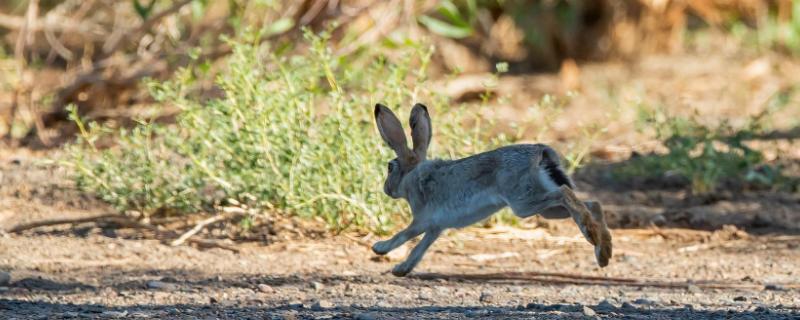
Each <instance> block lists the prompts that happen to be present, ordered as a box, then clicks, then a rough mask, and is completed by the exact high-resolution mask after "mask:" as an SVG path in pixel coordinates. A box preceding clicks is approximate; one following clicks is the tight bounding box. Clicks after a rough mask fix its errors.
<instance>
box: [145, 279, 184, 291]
mask: <svg viewBox="0 0 800 320" xmlns="http://www.w3.org/2000/svg"><path fill="white" fill-rule="evenodd" d="M147 288H148V289H157V290H167V291H172V290H175V289H176V288H177V286H175V284H173V283H167V282H163V281H158V280H152V281H147Z"/></svg>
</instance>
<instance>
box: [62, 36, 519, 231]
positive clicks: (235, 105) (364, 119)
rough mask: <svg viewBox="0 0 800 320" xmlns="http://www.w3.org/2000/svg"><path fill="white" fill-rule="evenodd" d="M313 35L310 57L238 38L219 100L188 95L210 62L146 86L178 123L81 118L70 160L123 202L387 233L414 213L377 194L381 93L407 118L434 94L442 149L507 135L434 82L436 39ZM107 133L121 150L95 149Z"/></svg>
mask: <svg viewBox="0 0 800 320" xmlns="http://www.w3.org/2000/svg"><path fill="white" fill-rule="evenodd" d="M306 38H307V40H308V42H309V50H308V52H307V53H306V54H288V53H280V52H277V51H275V50H270V48H269V47H267V46H265V45H253V44H250V43H244V42H235V41H232V42H231V45H232V46H233V48H234V52H233V54H232V55H231V56H230V57H229V58H228V60H227V68H226V70H225V71H224V72H223V73H222V74H221V75H220V76H218V78H217V79H216V84H217V85H218V86H219V88H221V89H222V90H223V91H224V96H223V97H222V98H218V99H212V100H208V101H202V100H201V99H199V98H195V97H193V96H192V95H191V94H190V92H191V90H190V88H191V87H192V85H193V84H194V83H195V82H196V80H197V79H198V77H202V76H203V70H202V68H198V69H185V70H182V71H181V72H179V73H178V74H177V75H176V76H175V77H174V79H173V80H171V81H168V82H164V83H159V82H150V83H149V87H150V89H151V92H152V95H153V96H154V97H155V98H156V99H157V100H158V101H160V102H162V103H166V104H172V105H176V106H178V107H179V108H180V109H181V110H182V112H181V113H180V115H179V116H178V117H177V120H176V122H175V123H174V124H171V125H163V124H156V123H152V122H150V121H145V120H140V121H139V124H138V125H136V126H135V127H133V128H131V129H121V130H111V129H109V128H107V127H105V126H103V125H100V124H97V123H88V124H84V122H83V121H81V120H80V119H78V117H77V116H75V115H74V114H73V119H74V120H75V121H76V122H77V125H78V126H79V127H80V129H81V135H80V137H79V140H78V141H77V142H76V143H74V144H72V145H71V146H69V147H68V151H69V152H68V153H67V154H68V156H67V157H66V158H65V159H64V160H63V162H64V163H65V164H66V165H68V166H69V167H71V168H73V170H72V172H73V178H74V179H75V181H76V182H77V185H78V186H79V187H80V188H81V189H83V190H85V191H88V192H91V193H94V194H96V195H97V196H98V197H100V198H102V199H103V200H105V201H108V202H109V203H111V204H113V205H114V206H115V207H116V208H118V209H119V210H121V211H135V212H138V213H140V214H143V215H152V214H156V213H158V214H180V213H192V212H199V211H213V210H214V209H215V207H217V206H218V205H221V204H226V202H230V203H244V204H246V205H248V206H253V207H258V208H263V209H265V211H266V212H270V213H278V214H292V215H299V216H302V217H320V218H322V219H324V221H325V222H327V223H328V224H329V226H331V228H333V229H335V230H341V229H344V228H347V227H350V226H352V227H357V228H360V229H366V230H370V231H374V232H379V233H380V232H386V231H387V230H389V229H391V228H392V227H393V225H394V224H395V223H400V222H404V221H405V220H406V219H407V216H408V215H407V212H408V209H407V208H406V205H405V204H404V203H403V202H401V201H394V200H391V199H389V198H388V197H386V196H385V195H384V194H383V192H382V183H383V179H384V178H385V167H386V162H387V161H388V160H390V159H392V158H393V157H394V155H393V154H392V153H391V150H390V149H389V148H388V147H386V146H384V145H383V142H382V141H381V139H380V138H379V135H378V133H377V131H376V128H375V125H374V122H373V118H372V117H373V115H372V111H373V106H374V105H375V103H376V102H383V103H386V104H387V105H389V106H391V107H393V108H394V109H395V111H397V113H398V116H399V117H401V118H402V119H406V118H407V116H408V111H410V109H411V106H412V105H413V104H414V103H415V102H417V101H419V102H425V103H426V104H428V106H429V108H430V110H431V113H432V117H433V120H434V122H433V123H434V130H435V132H434V139H433V145H432V147H431V153H432V155H433V156H439V157H445V158H451V157H458V156H463V155H466V154H469V153H474V152H479V151H483V150H486V149H489V148H492V147H494V146H497V145H499V144H505V143H509V142H511V140H512V139H511V138H510V137H507V136H503V135H501V136H498V137H495V138H493V139H488V138H487V137H485V134H483V133H484V132H488V130H485V127H486V126H489V125H491V124H483V125H481V124H480V122H479V123H478V124H476V125H474V126H471V127H469V128H467V127H465V126H464V125H462V123H464V121H463V120H464V119H466V118H472V117H474V114H471V113H469V112H468V111H463V110H464V109H461V108H449V107H448V101H447V99H445V98H443V97H441V96H438V95H436V94H434V93H432V92H430V90H429V85H427V83H426V76H425V75H426V67H427V64H428V62H429V59H430V56H431V54H432V49H431V48H430V47H428V46H425V45H422V44H417V43H410V42H407V43H404V44H403V45H401V46H400V47H399V48H392V53H393V54H392V55H391V56H392V57H395V58H393V59H390V58H388V57H387V56H386V55H383V54H382V52H383V51H382V50H381V49H380V48H371V49H368V50H364V51H363V52H361V53H360V56H359V57H337V56H334V55H333V54H332V53H331V50H330V49H329V47H328V46H327V35H325V34H323V35H321V36H316V35H312V34H308V33H307V34H306ZM284 51H286V50H284ZM398 51H399V52H398ZM108 135H110V136H111V137H113V138H114V141H115V146H114V147H111V148H108V149H102V150H101V149H98V148H96V143H95V142H96V141H97V140H98V139H100V138H101V137H104V136H108Z"/></svg>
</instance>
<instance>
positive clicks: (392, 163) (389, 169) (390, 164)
mask: <svg viewBox="0 0 800 320" xmlns="http://www.w3.org/2000/svg"><path fill="white" fill-rule="evenodd" d="M392 169H394V162H389V166H388V168H387V169H386V170H388V171H389V172H392Z"/></svg>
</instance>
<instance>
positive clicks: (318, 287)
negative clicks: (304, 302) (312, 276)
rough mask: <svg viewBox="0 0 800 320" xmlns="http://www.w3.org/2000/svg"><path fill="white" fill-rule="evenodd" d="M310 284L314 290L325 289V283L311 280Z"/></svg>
mask: <svg viewBox="0 0 800 320" xmlns="http://www.w3.org/2000/svg"><path fill="white" fill-rule="evenodd" d="M311 286H313V287H314V291H320V290H322V289H325V285H324V284H322V283H320V282H317V281H314V282H311Z"/></svg>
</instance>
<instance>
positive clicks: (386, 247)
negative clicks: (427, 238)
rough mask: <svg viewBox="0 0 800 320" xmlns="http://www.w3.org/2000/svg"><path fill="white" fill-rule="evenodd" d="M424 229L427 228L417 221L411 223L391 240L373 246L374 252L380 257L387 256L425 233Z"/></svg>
mask: <svg viewBox="0 0 800 320" xmlns="http://www.w3.org/2000/svg"><path fill="white" fill-rule="evenodd" d="M424 227H425V226H423V225H421V224H420V223H418V222H417V221H416V220H414V221H411V224H410V225H408V227H406V228H405V229H403V231H400V232H398V233H397V234H395V235H394V236H393V237H392V238H391V239H389V240H384V241H378V242H376V243H375V244H374V245H372V252H375V253H376V254H379V255H384V254H387V253H389V251H392V250H394V249H397V247H399V246H402V245H403V244H404V243H406V242H407V241H408V240H411V239H413V238H415V237H417V236H418V235H420V234H422V233H423V232H425V228H424Z"/></svg>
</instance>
